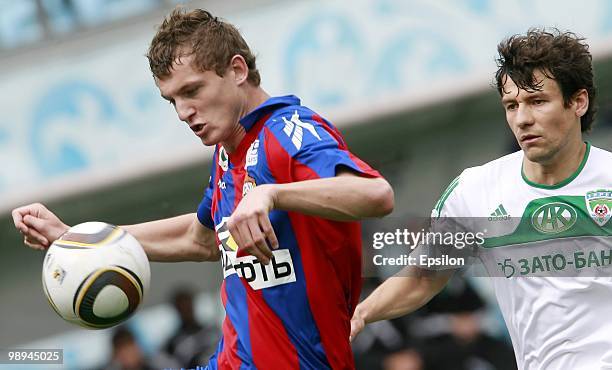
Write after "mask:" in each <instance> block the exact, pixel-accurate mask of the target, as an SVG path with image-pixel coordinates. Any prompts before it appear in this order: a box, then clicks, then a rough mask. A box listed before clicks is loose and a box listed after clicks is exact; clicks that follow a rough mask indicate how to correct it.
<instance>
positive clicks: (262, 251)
mask: <svg viewBox="0 0 612 370" xmlns="http://www.w3.org/2000/svg"><path fill="white" fill-rule="evenodd" d="M393 204H394V199H393V190H392V189H391V186H390V185H389V183H388V182H387V181H386V180H384V179H382V178H365V177H360V176H357V175H355V174H354V173H352V172H349V171H344V172H341V173H339V174H338V176H336V177H332V178H325V179H316V180H307V181H299V182H293V183H287V184H264V185H260V186H257V187H255V188H253V190H251V192H249V194H248V195H247V196H245V197H244V198H243V199H242V200H241V201H240V203H239V204H238V206H237V207H236V209H235V210H234V213H233V214H232V216H231V217H230V219H229V220H228V222H227V225H228V228H229V231H230V233H231V234H232V236H233V237H234V240H235V241H236V243H237V244H238V246H240V248H243V249H244V250H246V251H247V252H248V253H249V254H251V255H253V256H255V257H257V259H258V260H259V261H260V262H262V263H265V264H267V263H268V261H269V259H270V258H272V252H271V249H276V248H278V240H277V238H276V235H275V234H274V230H273V229H272V224H271V223H270V219H269V217H268V214H269V213H270V211H272V210H274V209H279V210H284V211H293V212H300V213H304V214H308V215H313V216H319V217H324V218H328V219H332V220H336V221H352V220H359V219H362V218H365V217H382V216H384V215H387V214H389V213H391V211H393ZM266 240H267V242H266Z"/></svg>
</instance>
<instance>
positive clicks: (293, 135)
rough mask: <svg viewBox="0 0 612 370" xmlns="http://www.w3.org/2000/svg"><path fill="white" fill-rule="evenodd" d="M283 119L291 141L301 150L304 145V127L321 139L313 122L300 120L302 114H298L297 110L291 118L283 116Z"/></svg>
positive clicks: (285, 130) (286, 132)
mask: <svg viewBox="0 0 612 370" xmlns="http://www.w3.org/2000/svg"><path fill="white" fill-rule="evenodd" d="M283 121H284V122H285V128H284V129H283V131H284V132H285V134H287V136H288V137H289V138H290V139H291V142H292V143H293V145H294V146H295V148H296V149H298V150H299V149H300V148H301V147H302V138H303V137H304V129H306V130H308V132H310V133H311V134H312V135H313V136H314V137H316V138H317V139H319V140H321V137H320V136H319V134H317V131H316V130H315V127H314V126H313V125H312V124H310V123H308V122H302V121H300V116H299V115H298V112H297V110H296V111H295V113H293V115H292V116H291V120H287V118H285V117H283Z"/></svg>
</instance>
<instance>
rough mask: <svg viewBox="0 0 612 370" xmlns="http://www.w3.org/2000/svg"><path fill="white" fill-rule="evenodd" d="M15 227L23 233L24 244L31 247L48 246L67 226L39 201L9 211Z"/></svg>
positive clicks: (42, 247)
mask: <svg viewBox="0 0 612 370" xmlns="http://www.w3.org/2000/svg"><path fill="white" fill-rule="evenodd" d="M11 214H12V216H13V223H14V224H15V228H17V230H19V232H20V233H21V234H22V235H23V242H24V244H25V245H27V246H29V247H30V248H33V249H39V250H44V249H46V248H49V246H50V245H51V243H53V242H54V241H55V240H56V239H57V238H59V237H60V236H62V234H63V233H65V232H66V231H67V230H68V229H69V226H68V225H66V224H65V223H63V222H62V220H60V219H59V218H58V217H57V216H56V215H55V214H54V213H53V212H51V211H49V210H48V209H47V207H45V206H44V205H42V204H40V203H33V204H28V205H27V206H23V207H19V208H15V209H14V210H13V212H12V213H11Z"/></svg>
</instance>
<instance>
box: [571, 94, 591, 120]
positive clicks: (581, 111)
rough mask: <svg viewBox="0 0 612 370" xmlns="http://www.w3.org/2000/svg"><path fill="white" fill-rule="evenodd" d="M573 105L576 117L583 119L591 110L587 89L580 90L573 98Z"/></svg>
mask: <svg viewBox="0 0 612 370" xmlns="http://www.w3.org/2000/svg"><path fill="white" fill-rule="evenodd" d="M572 105H573V106H574V107H575V108H574V109H575V111H576V116H578V117H582V116H584V115H585V113H586V112H587V110H588V109H589V93H588V92H587V91H586V89H580V90H578V91H576V92H575V93H574V96H573V97H572Z"/></svg>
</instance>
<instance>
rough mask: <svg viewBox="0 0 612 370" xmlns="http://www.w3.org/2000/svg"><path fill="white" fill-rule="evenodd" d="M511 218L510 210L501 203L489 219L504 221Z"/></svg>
mask: <svg viewBox="0 0 612 370" xmlns="http://www.w3.org/2000/svg"><path fill="white" fill-rule="evenodd" d="M509 218H510V215H509V214H508V212H507V211H506V209H505V208H504V205H503V204H500V205H498V206H497V208H496V209H495V211H493V213H491V216H489V221H504V220H507V219H509Z"/></svg>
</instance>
